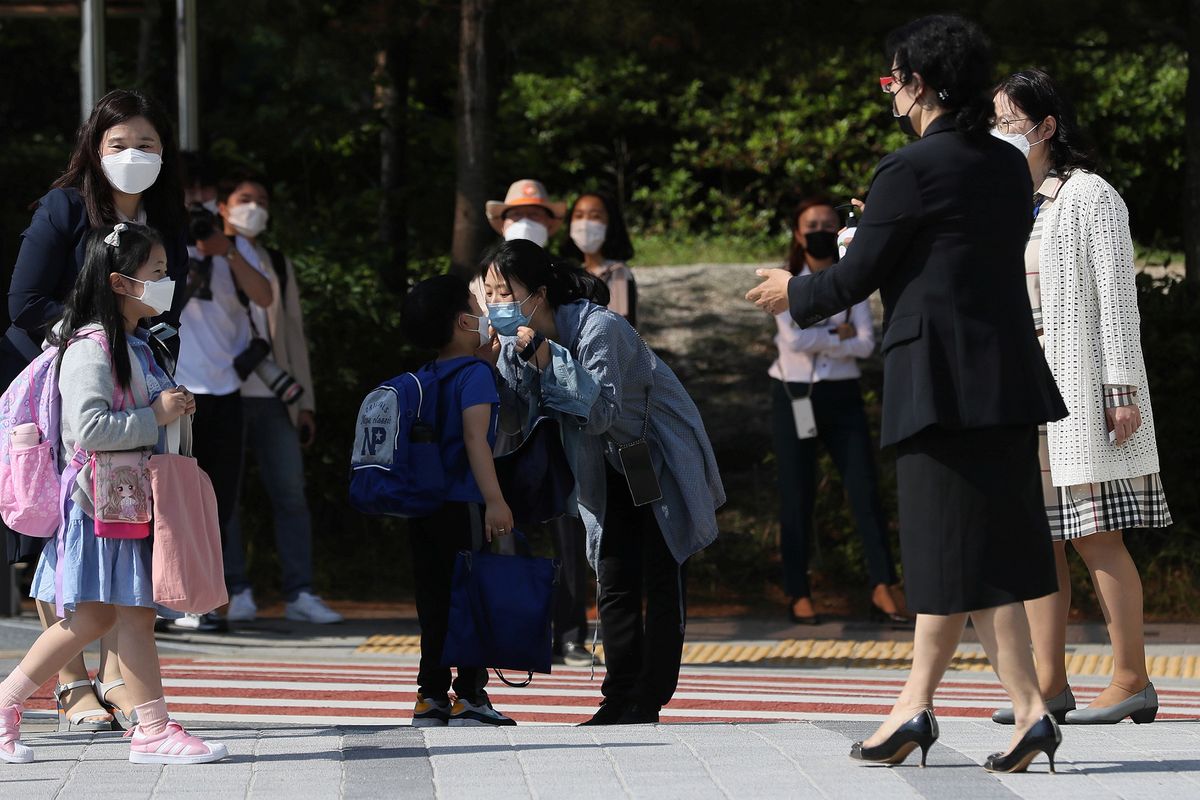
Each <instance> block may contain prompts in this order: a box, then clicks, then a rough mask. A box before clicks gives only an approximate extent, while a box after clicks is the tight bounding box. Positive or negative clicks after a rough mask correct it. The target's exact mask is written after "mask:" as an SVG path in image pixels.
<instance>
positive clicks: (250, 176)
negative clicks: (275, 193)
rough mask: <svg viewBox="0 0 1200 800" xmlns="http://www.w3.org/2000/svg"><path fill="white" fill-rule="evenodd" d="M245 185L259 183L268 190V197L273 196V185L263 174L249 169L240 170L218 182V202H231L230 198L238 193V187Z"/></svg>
mask: <svg viewBox="0 0 1200 800" xmlns="http://www.w3.org/2000/svg"><path fill="white" fill-rule="evenodd" d="M243 183H257V184H258V185H259V186H261V187H263V189H265V190H266V192H267V196H268V197H270V196H271V184H270V183H268V182H267V179H266V178H265V177H264V176H263V175H262V173H259V172H255V171H254V170H249V169H240V170H235V171H233V172H231V173H229V174H228V175H225V176H224V177H222V178H221V180H219V181H217V200H218V201H219V202H222V203H227V202H229V196H230V195H231V194H233V193H234V192H236V191H237V189H238V187H239V186H241V185H242V184H243Z"/></svg>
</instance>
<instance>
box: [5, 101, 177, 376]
mask: <svg viewBox="0 0 1200 800" xmlns="http://www.w3.org/2000/svg"><path fill="white" fill-rule="evenodd" d="M125 148H138V149H141V150H143V151H146V152H149V153H157V154H158V155H159V156H161V158H162V168H161V169H160V171H159V174H158V177H157V178H156V179H155V181H154V183H153V184H152V185H151V186H150V188H148V189H146V190H144V191H142V192H140V193H138V194H126V193H124V192H120V191H118V190H117V189H116V188H115V187H114V186H112V184H111V183H110V182H109V180H108V178H107V176H106V175H105V172H104V170H103V168H102V167H101V163H100V160H101V158H102V157H103V156H105V155H108V154H110V153H116V152H119V151H120V150H122V149H125ZM102 150H103V152H102ZM34 207H35V211H34V214H33V220H32V221H31V222H30V223H29V227H28V228H26V229H25V232H24V233H23V234H21V249H20V251H19V252H18V254H17V262H16V264H14V265H13V275H12V283H11V284H10V285H9V290H8V313H9V318H10V319H11V320H12V325H11V326H10V327H9V329H8V331H7V332H6V333H5V335H4V340H3V342H0V380H3V381H4V385H5V386H7V385H8V383H10V382H11V381H12V379H13V378H14V377H16V375H17V373H18V372H20V371H21V369H23V368H24V367H25V365H26V364H28V363H29V362H30V361H32V360H33V359H34V358H36V357H37V354H38V353H40V352H41V350H42V340H43V339H44V338H45V330H46V326H47V325H50V324H52V323H53V322H54V320H56V319H57V318H58V316H59V314H61V313H62V304H63V300H64V299H66V296H67V293H68V292H69V291H70V290H71V287H72V286H73V285H74V284H75V276H76V275H78V274H79V270H80V269H81V268H82V266H83V252H84V243H85V240H86V238H87V233H88V231H90V230H91V229H92V228H95V227H98V226H100V225H113V224H116V223H117V222H121V221H122V220H123V219H130V220H134V221H136V218H138V217H141V216H144V217H145V223H146V224H148V225H150V226H151V227H153V228H155V229H157V230H158V232H159V234H160V235H161V236H162V238H163V242H164V244H165V245H166V248H167V274H168V275H169V276H170V277H171V278H174V279H175V302H174V304H173V305H172V307H171V310H170V311H168V312H167V313H166V314H163V315H162V317H160V318H159V320H160V321H165V322H168V323H169V324H171V325H173V326H176V327H178V325H179V312H180V309H181V308H182V306H183V303H182V299H183V291H184V285H185V283H186V280H185V279H186V277H187V263H188V256H187V240H186V233H187V231H186V218H185V217H186V213H185V210H184V207H183V189H182V187H181V186H180V181H179V152H178V148H177V146H176V144H175V138H174V133H173V131H172V129H171V123H170V121H169V120H168V119H167V116H166V114H165V113H164V112H163V111H162V109H161V108H160V107H159V106H158V104H157V103H155V102H154V101H152V100H151V99H150V98H148V97H146V96H145V95H143V94H142V93H140V92H135V91H126V90H123V89H117V90H114V91H112V92H109V93H108V94H106V95H105V96H104V97H103V98H102V99H101V100H100V102H99V103H97V104H96V108H95V110H93V111H92V114H91V116H89V117H88V119H87V121H86V122H84V123H83V125H82V126H81V127H80V129H79V133H78V135H77V138H76V142H75V150H74V152H73V153H72V155H71V160H70V162H69V163H68V165H67V169H66V171H65V172H64V173H63V174H62V176H61V177H60V178H59V179H58V180H56V181H55V182H54V183H53V184H52V185H51V187H50V191H49V192H47V193H46V195H45V196H44V197H42V198H41V199H40V200H38V202H37V203H36V204H35V205H34ZM176 347H177V346H176Z"/></svg>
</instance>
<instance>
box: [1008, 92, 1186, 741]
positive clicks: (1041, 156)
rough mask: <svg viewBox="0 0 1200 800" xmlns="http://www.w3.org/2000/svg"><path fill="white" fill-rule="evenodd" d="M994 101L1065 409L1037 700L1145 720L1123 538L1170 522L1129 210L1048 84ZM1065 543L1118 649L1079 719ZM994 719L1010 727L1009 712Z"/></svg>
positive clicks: (1141, 657) (1100, 718)
mask: <svg viewBox="0 0 1200 800" xmlns="http://www.w3.org/2000/svg"><path fill="white" fill-rule="evenodd" d="M995 105H996V120H997V124H996V129H995V131H994V133H995V134H996V135H998V136H999V137H1000V138H1003V139H1006V140H1008V141H1010V142H1011V143H1012V144H1013V145H1014V146H1015V147H1017V148H1018V149H1019V150H1021V151H1022V152H1024V153H1025V154H1026V157H1027V159H1028V161H1029V169H1030V172H1031V173H1032V176H1033V185H1034V186H1035V187H1040V188H1038V189H1037V190H1036V196H1035V198H1034V226H1033V231H1032V233H1031V235H1030V239H1029V246H1028V248H1027V250H1026V256H1025V269H1026V276H1027V279H1028V284H1029V293H1030V302H1031V305H1032V308H1033V317H1034V325H1035V326H1036V327H1037V329H1038V334H1039V336H1040V337H1041V341H1042V345H1043V347H1044V348H1045V351H1046V362H1047V363H1048V364H1049V365H1050V370H1051V371H1052V372H1053V373H1054V379H1055V381H1057V383H1058V387H1059V391H1061V392H1062V396H1063V400H1064V401H1066V404H1067V407H1068V409H1069V410H1070V412H1071V413H1070V415H1069V416H1068V417H1067V418H1066V419H1064V420H1061V421H1059V422H1052V423H1050V424H1049V425H1048V426H1047V430H1046V431H1045V434H1044V436H1043V440H1042V475H1043V487H1044V489H1045V499H1046V512H1047V516H1048V517H1049V520H1050V530H1051V534H1052V535H1053V537H1054V540H1055V542H1054V544H1055V556H1056V559H1057V563H1058V584H1059V591H1058V592H1057V593H1056V594H1053V595H1050V596H1048V597H1043V598H1040V599H1037V600H1032V601H1029V602H1028V603H1026V610H1027V612H1028V614H1029V623H1030V628H1031V632H1032V634H1033V647H1034V654H1035V656H1036V659H1037V670H1038V679H1039V683H1040V686H1041V689H1042V695H1043V697H1044V698H1045V699H1046V707H1047V710H1048V711H1050V712H1051V713H1053V714H1055V716H1057V717H1058V718H1059V721H1060V722H1062V721H1065V722H1067V723H1071V724H1090V723H1110V722H1118V721H1120V720H1122V719H1124V718H1126V717H1132V718H1133V721H1134V722H1139V723H1140V722H1151V721H1153V719H1154V716H1155V713H1156V712H1157V710H1158V697H1157V695H1156V694H1155V692H1154V686H1153V684H1151V683H1150V678H1149V675H1148V674H1147V672H1146V651H1145V640H1144V635H1143V631H1142V583H1141V579H1140V578H1139V576H1138V571H1137V567H1136V566H1135V565H1134V563H1133V559H1131V558H1130V556H1129V551H1128V550H1127V549H1126V548H1125V543H1124V540H1123V538H1122V532H1123V530H1124V529H1125V528H1145V527H1165V526H1167V525H1169V524H1170V523H1171V515H1170V512H1169V511H1168V509H1167V502H1166V497H1165V496H1164V494H1163V489H1162V482H1161V481H1160V480H1159V475H1158V472H1159V466H1158V451H1157V449H1156V445H1155V442H1154V416H1153V413H1152V411H1151V407H1150V390H1149V387H1148V386H1147V382H1146V367H1145V364H1144V362H1143V359H1142V346H1141V336H1140V332H1139V326H1140V317H1139V314H1138V307H1137V290H1136V286H1135V283H1134V264H1133V242H1132V239H1131V237H1130V233H1129V214H1128V211H1127V210H1126V208H1125V203H1124V202H1123V201H1122V200H1121V197H1120V195H1119V194H1117V191H1116V190H1115V189H1114V188H1113V187H1112V186H1110V185H1109V184H1108V183H1107V182H1105V181H1104V179H1102V178H1101V177H1099V176H1098V175H1096V174H1094V173H1093V172H1091V171H1090V170H1091V168H1092V166H1093V165H1092V163H1091V160H1090V158H1089V157H1088V156H1087V154H1086V153H1085V152H1084V151H1083V150H1081V149H1080V147H1079V145H1078V143H1077V141H1076V140H1077V138H1078V135H1079V134H1078V130H1077V128H1076V126H1075V119H1074V115H1073V113H1072V112H1071V110H1070V106H1069V104H1068V103H1067V101H1066V100H1065V98H1063V96H1062V95H1061V94H1060V93H1059V91H1058V89H1057V88H1056V87H1055V85H1054V83H1053V81H1052V80H1051V79H1050V76H1048V75H1046V74H1045V73H1044V72H1041V71H1039V70H1026V71H1024V72H1019V73H1016V74H1015V75H1012V76H1011V77H1009V78H1007V79H1006V80H1005V81H1004V82H1003V83H1001V85H1000V87H999V89H998V91H997V93H996V95H995ZM1068 541H1069V542H1071V544H1072V545H1073V546H1074V548H1075V550H1076V552H1078V553H1079V554H1080V556H1082V557H1083V560H1084V562H1085V563H1086V564H1087V567H1088V570H1089V572H1091V575H1092V585H1093V586H1094V588H1095V590H1096V596H1097V597H1098V598H1099V600H1100V606H1101V608H1102V609H1103V610H1104V617H1105V621H1106V623H1107V625H1108V634H1109V638H1110V639H1111V640H1112V644H1113V664H1114V666H1113V676H1112V681H1111V683H1110V684H1109V685H1108V687H1107V688H1106V689H1105V690H1104V691H1103V692H1101V694H1100V696H1099V697H1097V698H1096V699H1095V700H1094V701H1093V702H1092V704H1091V705H1089V706H1088V707H1087V708H1085V709H1078V710H1076V709H1075V698H1074V696H1073V695H1072V693H1071V688H1070V686H1069V685H1068V684H1067V671H1066V629H1067V613H1068V611H1069V610H1070V606H1071V581H1070V573H1069V572H1068V569H1067V557H1066V543H1067V542H1068ZM992 718H993V719H994V720H995V721H997V722H1002V723H1009V724H1011V722H1012V711H1011V709H1000V710H998V711H997V712H996V713H995V714H994V715H993V717H992Z"/></svg>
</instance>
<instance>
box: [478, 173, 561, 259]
mask: <svg viewBox="0 0 1200 800" xmlns="http://www.w3.org/2000/svg"><path fill="white" fill-rule="evenodd" d="M484 211H485V213H486V214H487V218H488V224H490V225H491V226H492V228H493V229H494V230H495V231H496V233H498V234H500V235H501V236H503V237H504V239H505V241H512V240H513V239H528V240H530V241H531V242H533V243H534V244H536V245H538V246H539V247H545V246H546V242H547V241H549V239H550V237H551V236H553V235H554V234H555V233H556V232H557V231H558V229H559V228H560V227H561V226H562V221H563V217H564V216H566V213H567V204H566V203H565V202H563V201H561V200H560V201H553V200H551V199H550V195H549V193H548V192H547V191H546V187H545V186H544V185H543V184H542V182H541V181H535V180H533V179H532V178H522V179H521V180H519V181H516V182H515V183H513V184H512V185H511V186H509V187H508V193H507V194H505V195H504V200H503V201H501V200H489V201H487V205H485V206H484Z"/></svg>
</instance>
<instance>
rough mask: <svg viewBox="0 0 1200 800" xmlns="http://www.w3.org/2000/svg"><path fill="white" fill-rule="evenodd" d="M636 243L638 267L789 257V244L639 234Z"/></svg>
mask: <svg viewBox="0 0 1200 800" xmlns="http://www.w3.org/2000/svg"><path fill="white" fill-rule="evenodd" d="M633 241H634V249H635V250H636V251H637V255H636V256H635V258H634V260H633V263H634V266H637V267H650V266H653V267H658V266H663V267H666V266H675V265H679V264H754V263H760V262H771V261H780V262H782V261H783V258H784V255H785V254H786V243H780V242H773V241H772V242H764V241H759V240H753V239H741V238H734V237H727V236H713V237H692V236H687V237H681V236H678V235H667V234H635V235H634V240H633Z"/></svg>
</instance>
